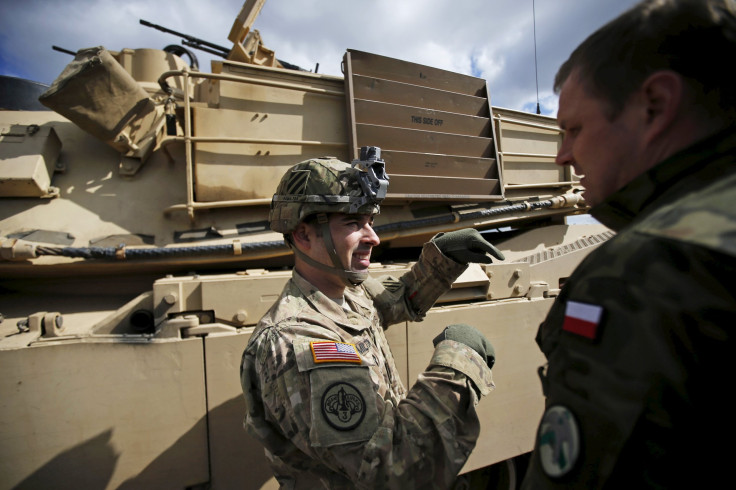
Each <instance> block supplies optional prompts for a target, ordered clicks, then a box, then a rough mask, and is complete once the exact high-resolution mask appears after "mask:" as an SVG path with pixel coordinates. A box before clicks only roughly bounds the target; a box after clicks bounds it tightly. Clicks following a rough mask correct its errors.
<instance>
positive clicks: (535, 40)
mask: <svg viewBox="0 0 736 490" xmlns="http://www.w3.org/2000/svg"><path fill="white" fill-rule="evenodd" d="M532 19H533V21H534V78H535V80H536V82H537V114H541V113H542V111H540V110H539V71H538V69H537V12H536V8H534V0H532Z"/></svg>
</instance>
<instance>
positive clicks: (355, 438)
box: [309, 365, 383, 447]
mask: <svg viewBox="0 0 736 490" xmlns="http://www.w3.org/2000/svg"><path fill="white" fill-rule="evenodd" d="M309 382H310V385H311V391H312V393H311V406H312V410H311V412H312V413H311V419H312V427H311V429H310V431H309V439H310V442H311V445H312V446H315V447H330V446H334V445H337V444H349V443H354V442H362V441H367V440H369V439H370V438H371V437H373V434H374V433H375V431H376V428H377V427H378V420H379V416H378V406H379V405H380V406H381V407H382V406H383V403H382V402H377V397H378V395H377V393H376V389H377V387H376V386H375V385H374V384H373V382H372V381H371V375H370V371H369V369H368V368H367V367H354V366H352V365H343V366H333V367H330V368H326V369H313V370H312V371H310V373H309Z"/></svg>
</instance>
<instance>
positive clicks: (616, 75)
mask: <svg viewBox="0 0 736 490" xmlns="http://www.w3.org/2000/svg"><path fill="white" fill-rule="evenodd" d="M734 53H736V0H644V1H642V2H641V3H639V4H637V5H635V6H634V7H632V8H631V9H630V10H628V11H626V12H624V13H623V14H621V15H620V16H619V17H617V18H616V19H614V20H612V21H611V22H609V23H608V24H606V25H604V26H603V27H601V28H600V29H598V30H597V31H596V32H594V33H593V34H591V35H590V36H589V37H588V38H587V39H586V40H585V41H583V43H582V44H581V45H580V46H578V47H577V48H576V49H575V51H573V53H572V54H571V55H570V58H568V60H567V61H565V62H564V63H563V64H562V66H561V67H560V69H559V71H558V72H557V75H556V76H555V82H554V90H555V93H557V94H559V93H560V90H561V89H562V85H563V84H564V83H565V81H566V80H567V79H568V78H569V77H570V75H571V74H572V73H573V72H574V71H576V72H577V74H578V76H579V77H580V78H579V80H580V82H581V83H582V84H583V87H584V88H585V90H586V91H587V92H588V93H589V94H590V95H592V96H595V97H599V98H601V99H603V100H604V101H605V102H607V105H608V109H609V111H608V117H609V118H610V119H615V118H616V117H617V116H618V114H620V112H621V110H622V109H623V107H624V105H625V104H626V102H627V101H628V99H629V97H630V96H631V94H632V93H634V91H635V90H636V89H637V88H638V87H640V86H641V84H642V83H643V82H644V80H646V78H647V77H649V76H650V75H651V74H652V73H654V72H656V71H660V70H672V71H675V72H677V73H678V74H680V75H681V76H682V77H683V78H684V79H685V82H686V84H687V86H688V87H689V91H690V92H691V95H692V97H693V100H694V103H696V104H698V105H699V106H700V107H702V108H703V109H705V110H706V111H708V112H709V113H710V114H713V115H716V116H720V117H723V118H726V119H729V118H733V117H734V114H736V93H735V91H736V78H735V77H734V71H733V70H732V69H731V68H728V66H729V65H730V63H731V60H732V59H733V56H734ZM719 59H720V60H721V62H718V61H716V62H715V63H714V62H713V60H719Z"/></svg>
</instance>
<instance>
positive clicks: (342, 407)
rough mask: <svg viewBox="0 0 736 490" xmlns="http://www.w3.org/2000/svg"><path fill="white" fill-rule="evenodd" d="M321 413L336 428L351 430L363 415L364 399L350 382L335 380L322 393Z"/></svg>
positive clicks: (360, 420) (358, 423)
mask: <svg viewBox="0 0 736 490" xmlns="http://www.w3.org/2000/svg"><path fill="white" fill-rule="evenodd" d="M322 415H324V417H325V420H326V421H327V423H328V424H330V425H331V426H332V427H334V428H335V429H337V430H352V429H354V428H356V427H357V426H358V425H360V423H361V422H362V421H363V418H364V417H365V400H364V399H363V395H361V394H360V392H359V391H358V389H357V388H356V387H355V386H353V385H351V384H350V383H345V382H342V381H340V382H337V383H332V384H331V385H330V386H328V387H327V389H326V390H325V392H324V393H323V394H322Z"/></svg>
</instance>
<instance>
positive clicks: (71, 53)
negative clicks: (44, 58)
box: [51, 46, 77, 56]
mask: <svg viewBox="0 0 736 490" xmlns="http://www.w3.org/2000/svg"><path fill="white" fill-rule="evenodd" d="M51 49H53V50H54V51H58V52H60V53H66V54H70V55H72V56H76V54H77V53H75V52H74V51H72V50H70V49H65V48H61V47H59V46H51Z"/></svg>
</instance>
